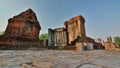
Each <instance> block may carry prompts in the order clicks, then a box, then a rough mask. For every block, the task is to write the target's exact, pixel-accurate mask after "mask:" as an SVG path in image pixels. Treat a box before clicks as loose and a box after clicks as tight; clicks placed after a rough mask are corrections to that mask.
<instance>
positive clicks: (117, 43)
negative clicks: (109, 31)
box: [114, 36, 120, 47]
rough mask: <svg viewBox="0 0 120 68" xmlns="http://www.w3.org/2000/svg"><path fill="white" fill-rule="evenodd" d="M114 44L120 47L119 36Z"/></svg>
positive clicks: (115, 38)
mask: <svg viewBox="0 0 120 68" xmlns="http://www.w3.org/2000/svg"><path fill="white" fill-rule="evenodd" d="M114 43H115V44H116V45H117V46H119V47H120V37H119V36H116V37H114Z"/></svg>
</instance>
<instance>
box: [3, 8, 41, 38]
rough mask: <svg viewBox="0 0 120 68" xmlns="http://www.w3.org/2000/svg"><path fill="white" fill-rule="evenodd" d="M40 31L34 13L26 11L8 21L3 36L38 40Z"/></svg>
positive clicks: (29, 10)
mask: <svg viewBox="0 0 120 68" xmlns="http://www.w3.org/2000/svg"><path fill="white" fill-rule="evenodd" d="M40 29H41V27H40V24H39V22H38V20H37V17H36V15H35V13H34V12H33V11H32V10H31V9H28V10H26V11H25V12H23V13H21V14H19V15H17V16H14V17H13V18H10V19H9V20H8V25H7V28H6V31H5V34H4V35H9V36H21V37H25V38H33V39H38V38H39V31H40Z"/></svg>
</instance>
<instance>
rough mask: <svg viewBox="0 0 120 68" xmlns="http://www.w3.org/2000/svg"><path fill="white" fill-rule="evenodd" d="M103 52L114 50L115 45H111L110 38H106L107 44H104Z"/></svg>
mask: <svg viewBox="0 0 120 68" xmlns="http://www.w3.org/2000/svg"><path fill="white" fill-rule="evenodd" d="M104 46H105V50H116V45H115V44H113V42H112V38H111V37H108V38H107V42H105V43H104Z"/></svg>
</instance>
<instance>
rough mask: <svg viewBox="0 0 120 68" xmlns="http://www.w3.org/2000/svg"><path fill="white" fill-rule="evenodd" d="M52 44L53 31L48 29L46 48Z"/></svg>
mask: <svg viewBox="0 0 120 68" xmlns="http://www.w3.org/2000/svg"><path fill="white" fill-rule="evenodd" d="M52 43H53V31H52V29H48V46H52Z"/></svg>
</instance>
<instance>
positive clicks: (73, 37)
mask: <svg viewBox="0 0 120 68" xmlns="http://www.w3.org/2000/svg"><path fill="white" fill-rule="evenodd" d="M64 26H65V27H63V28H56V29H51V28H49V29H48V35H49V38H48V46H52V47H58V48H60V49H64V48H66V47H69V46H73V47H75V49H77V50H78V51H83V50H93V49H94V48H102V45H99V44H98V43H96V42H95V41H94V39H92V38H90V37H87V36H86V31H85V19H84V17H83V16H81V15H80V16H76V17H73V18H71V19H70V20H68V21H66V22H64Z"/></svg>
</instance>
